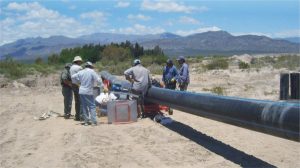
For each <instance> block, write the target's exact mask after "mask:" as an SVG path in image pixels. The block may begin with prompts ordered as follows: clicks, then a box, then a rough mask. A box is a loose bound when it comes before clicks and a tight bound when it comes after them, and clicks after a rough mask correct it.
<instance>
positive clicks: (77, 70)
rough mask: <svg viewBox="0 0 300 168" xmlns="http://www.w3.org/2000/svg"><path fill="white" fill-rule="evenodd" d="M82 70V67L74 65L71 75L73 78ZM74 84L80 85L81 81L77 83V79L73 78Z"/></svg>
mask: <svg viewBox="0 0 300 168" xmlns="http://www.w3.org/2000/svg"><path fill="white" fill-rule="evenodd" d="M80 70H82V67H81V66H79V65H77V64H73V65H72V66H71V68H70V74H71V76H73V75H74V74H76V73H77V72H79V71H80ZM72 83H73V84H79V81H77V80H76V79H73V78H72Z"/></svg>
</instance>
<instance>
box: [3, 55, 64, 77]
mask: <svg viewBox="0 0 300 168" xmlns="http://www.w3.org/2000/svg"><path fill="white" fill-rule="evenodd" d="M57 69H62V66H61V65H55V66H52V65H48V64H45V63H37V64H25V63H21V62H18V61H15V60H13V59H6V60H3V61H0V74H4V76H5V77H7V78H10V79H18V78H22V77H25V76H26V75H30V74H35V73H41V74H42V75H48V74H50V73H53V72H55V71H56V70H57Z"/></svg>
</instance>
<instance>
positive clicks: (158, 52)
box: [48, 41, 167, 65]
mask: <svg viewBox="0 0 300 168" xmlns="http://www.w3.org/2000/svg"><path fill="white" fill-rule="evenodd" d="M76 55H80V56H81V57H82V59H83V60H84V61H90V62H92V63H96V62H99V61H100V62H101V63H102V64H105V65H109V64H118V63H122V62H127V61H132V60H133V59H136V58H139V59H142V60H143V59H145V60H150V62H149V61H148V62H147V63H148V64H153V63H156V64H162V63H165V61H166V59H167V56H166V55H165V54H164V52H163V50H162V49H161V48H160V47H159V46H155V47H154V48H153V49H144V47H143V46H141V45H139V44H138V43H135V44H132V43H131V42H130V41H126V42H122V43H111V44H106V45H101V44H86V45H83V46H80V47H75V48H66V49H63V50H62V51H61V52H60V54H52V55H50V56H49V57H48V64H62V63H67V62H72V60H73V58H74V56H76ZM149 58H151V59H149Z"/></svg>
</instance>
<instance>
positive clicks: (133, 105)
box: [107, 100, 137, 124]
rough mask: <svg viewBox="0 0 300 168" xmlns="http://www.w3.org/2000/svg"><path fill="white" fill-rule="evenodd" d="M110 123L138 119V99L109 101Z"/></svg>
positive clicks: (129, 121)
mask: <svg viewBox="0 0 300 168" xmlns="http://www.w3.org/2000/svg"><path fill="white" fill-rule="evenodd" d="M107 117H108V123H109V124H112V123H114V124H122V123H131V122H136V121H137V102H136V100H115V101H109V102H108V103H107Z"/></svg>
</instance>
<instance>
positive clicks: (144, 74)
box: [124, 64, 151, 95]
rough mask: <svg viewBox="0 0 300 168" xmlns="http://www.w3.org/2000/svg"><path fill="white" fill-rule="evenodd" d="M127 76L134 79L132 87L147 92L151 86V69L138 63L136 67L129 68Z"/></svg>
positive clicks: (126, 72) (125, 73)
mask: <svg viewBox="0 0 300 168" xmlns="http://www.w3.org/2000/svg"><path fill="white" fill-rule="evenodd" d="M124 75H125V76H129V77H131V79H133V85H132V89H134V90H136V91H140V92H142V93H143V94H144V95H145V94H146V92H147V90H148V88H149V87H150V86H151V81H150V71H149V70H148V69H146V68H145V67H143V66H142V65H141V64H138V65H136V66H134V67H131V68H129V69H127V70H126V71H125V72H124Z"/></svg>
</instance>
